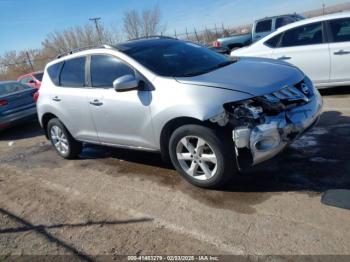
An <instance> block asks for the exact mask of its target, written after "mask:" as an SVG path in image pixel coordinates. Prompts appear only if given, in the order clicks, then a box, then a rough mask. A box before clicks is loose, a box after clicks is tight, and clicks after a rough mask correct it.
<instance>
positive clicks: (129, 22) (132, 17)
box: [123, 6, 164, 39]
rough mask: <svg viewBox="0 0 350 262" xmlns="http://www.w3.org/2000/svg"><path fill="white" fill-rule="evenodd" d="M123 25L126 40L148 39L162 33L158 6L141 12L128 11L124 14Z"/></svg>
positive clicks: (162, 27)
mask: <svg viewBox="0 0 350 262" xmlns="http://www.w3.org/2000/svg"><path fill="white" fill-rule="evenodd" d="M123 23H124V31H125V33H126V35H127V38H128V39H133V38H139V37H148V36H152V35H157V34H161V32H162V31H164V25H162V23H161V12H160V9H159V6H155V7H153V8H151V9H145V10H143V11H142V12H138V11H136V10H134V9H133V10H129V11H127V12H125V13H124V19H123Z"/></svg>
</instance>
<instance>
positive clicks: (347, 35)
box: [329, 18, 350, 43]
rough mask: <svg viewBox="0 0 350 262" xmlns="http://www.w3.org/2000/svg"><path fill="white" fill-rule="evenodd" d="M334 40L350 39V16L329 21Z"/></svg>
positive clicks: (346, 40)
mask: <svg viewBox="0 0 350 262" xmlns="http://www.w3.org/2000/svg"><path fill="white" fill-rule="evenodd" d="M329 24H330V27H331V30H332V37H333V42H336V43H339V42H348V41H350V18H346V19H337V20H332V21H329Z"/></svg>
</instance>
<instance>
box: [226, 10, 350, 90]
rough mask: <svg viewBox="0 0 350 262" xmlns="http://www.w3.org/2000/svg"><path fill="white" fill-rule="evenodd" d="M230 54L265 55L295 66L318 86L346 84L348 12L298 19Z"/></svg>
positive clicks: (349, 73)
mask: <svg viewBox="0 0 350 262" xmlns="http://www.w3.org/2000/svg"><path fill="white" fill-rule="evenodd" d="M231 56H240V57H244V56H250V57H266V58H273V59H278V60H284V61H287V62H289V63H291V64H294V65H296V66H297V67H299V68H300V69H301V70H302V71H303V72H305V74H307V75H308V76H309V77H310V78H311V80H312V81H313V82H314V84H315V86H316V87H318V88H324V87H333V86H348V85H350V13H349V12H346V13H338V14H332V15H326V16H321V17H316V18H312V19H306V20H302V21H299V22H296V23H293V24H290V25H287V26H284V27H282V28H279V29H278V30H277V31H276V32H274V33H272V34H271V35H269V36H267V37H265V38H263V39H261V40H260V41H258V42H256V43H255V44H253V45H251V46H249V47H246V48H242V49H238V50H235V51H233V52H231Z"/></svg>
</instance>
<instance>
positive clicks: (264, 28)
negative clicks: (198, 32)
mask: <svg viewBox="0 0 350 262" xmlns="http://www.w3.org/2000/svg"><path fill="white" fill-rule="evenodd" d="M302 19H305V17H303V16H301V15H297V14H292V15H279V16H273V17H266V18H263V19H259V20H256V21H255V22H254V24H253V27H252V32H251V33H249V34H239V35H233V36H229V37H223V38H219V39H218V40H216V41H215V42H214V47H215V48H220V49H224V50H226V52H227V53H230V52H231V51H233V50H236V49H239V48H242V47H244V46H248V45H250V44H251V43H254V42H256V41H258V40H259V39H261V38H263V37H264V36H267V35H269V34H270V33H272V32H274V31H276V30H277V29H278V28H280V27H282V26H284V25H288V24H290V23H294V22H296V21H299V20H302Z"/></svg>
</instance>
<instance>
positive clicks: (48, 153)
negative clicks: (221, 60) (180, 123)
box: [0, 88, 350, 260]
mask: <svg viewBox="0 0 350 262" xmlns="http://www.w3.org/2000/svg"><path fill="white" fill-rule="evenodd" d="M348 90H350V88H348ZM323 94H324V102H325V107H324V113H323V115H322V118H321V121H320V123H319V124H318V126H317V127H316V128H314V129H313V130H312V131H310V132H309V133H307V134H306V135H305V136H304V137H302V138H301V139H300V140H299V141H297V142H296V143H295V144H293V145H292V146H291V147H290V148H289V149H288V150H286V151H285V152H284V153H283V154H282V155H281V156H280V157H278V158H276V159H274V160H272V161H270V162H268V163H266V164H264V165H261V166H258V167H256V168H255V169H254V170H251V171H249V172H245V173H242V174H240V175H239V176H238V177H236V178H235V179H234V180H233V181H232V182H231V184H230V185H227V187H226V188H224V189H222V190H220V191H209V190H202V189H199V188H195V187H193V186H191V185H189V184H187V183H186V182H184V181H183V180H182V179H181V178H180V177H179V176H178V175H177V173H176V172H175V171H174V170H173V169H172V168H171V167H169V166H167V165H165V164H163V163H162V161H161V160H160V156H159V155H157V154H150V153H144V152H133V151H126V150H120V149H110V148H103V147H96V146H87V147H86V148H85V149H84V152H83V154H82V156H81V159H80V160H76V161H65V160H62V159H61V158H59V157H58V156H57V155H56V153H55V152H54V151H53V149H52V148H51V146H50V144H49V143H48V142H47V141H46V139H45V138H44V136H43V134H42V132H41V130H40V128H39V126H38V125H37V124H36V123H32V124H29V125H26V126H20V127H15V128H12V129H9V130H7V131H5V132H3V133H2V134H0V256H2V257H3V258H4V257H10V256H11V255H12V256H13V255H58V254H60V255H61V254H70V255H73V256H74V257H76V258H78V259H80V258H81V259H87V260H89V259H90V258H91V256H95V255H112V256H113V255H121V254H128V255H135V254H138V255H146V254H147V255H150V254H157V255H160V254H163V255H164V254H177V255H179V254H198V255H201V254H212V255H216V254H235V255H254V256H255V255H271V254H279V255H290V254H300V255H305V254H307V255H309V254H311V255H325V254H333V255H338V254H343V255H350V219H349V218H350V211H349V210H345V209H340V208H335V207H329V206H326V205H323V204H322V203H321V202H320V198H321V196H322V194H323V192H325V191H327V190H328V189H338V188H344V189H350V161H349V160H350V150H349V148H350V135H349V134H350V91H349V92H348V91H347V90H346V88H343V89H336V90H334V91H326V92H323ZM0 260H1V259H0Z"/></svg>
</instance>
